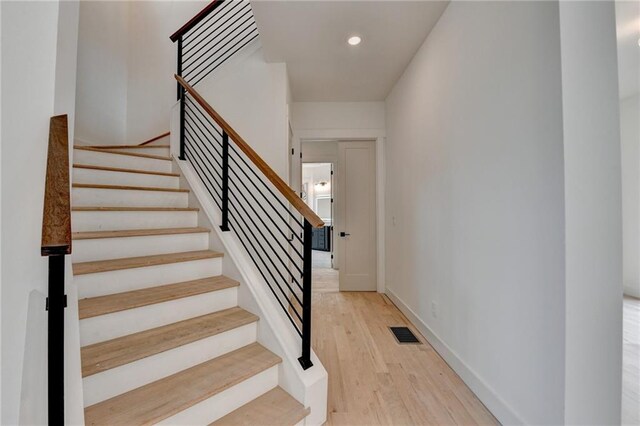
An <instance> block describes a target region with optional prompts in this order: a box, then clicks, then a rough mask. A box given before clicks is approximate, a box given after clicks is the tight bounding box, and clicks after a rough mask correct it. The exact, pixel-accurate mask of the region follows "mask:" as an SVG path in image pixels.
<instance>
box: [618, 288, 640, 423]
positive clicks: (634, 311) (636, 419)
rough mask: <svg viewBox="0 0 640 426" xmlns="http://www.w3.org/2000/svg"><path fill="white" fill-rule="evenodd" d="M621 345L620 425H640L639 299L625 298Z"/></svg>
mask: <svg viewBox="0 0 640 426" xmlns="http://www.w3.org/2000/svg"><path fill="white" fill-rule="evenodd" d="M623 318H624V325H623V339H622V340H623V343H622V424H624V425H639V424H640V299H635V298H633V297H628V296H625V298H624V314H623Z"/></svg>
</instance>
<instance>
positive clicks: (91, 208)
mask: <svg viewBox="0 0 640 426" xmlns="http://www.w3.org/2000/svg"><path fill="white" fill-rule="evenodd" d="M199 210H200V209H199V208H197V207H103V206H85V207H72V208H71V211H75V212H197V211H199Z"/></svg>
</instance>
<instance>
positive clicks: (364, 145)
mask: <svg viewBox="0 0 640 426" xmlns="http://www.w3.org/2000/svg"><path fill="white" fill-rule="evenodd" d="M338 185H339V189H338V197H339V198H338V205H337V207H338V210H339V216H338V222H337V229H336V232H335V233H334V235H335V237H336V238H338V239H340V252H339V256H340V259H339V260H340V261H339V265H340V290H341V291H376V288H377V282H376V151H375V142H340V143H339V144H338Z"/></svg>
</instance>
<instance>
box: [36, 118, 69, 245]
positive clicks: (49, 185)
mask: <svg viewBox="0 0 640 426" xmlns="http://www.w3.org/2000/svg"><path fill="white" fill-rule="evenodd" d="M70 198H71V197H70V189H69V133H68V128H67V115H66V114H64V115H57V116H55V117H51V120H50V122H49V148H48V153H47V174H46V181H45V187H44V208H43V213H42V243H41V246H40V252H41V254H42V256H53V255H64V254H71V200H70Z"/></svg>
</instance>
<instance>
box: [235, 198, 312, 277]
mask: <svg viewBox="0 0 640 426" xmlns="http://www.w3.org/2000/svg"><path fill="white" fill-rule="evenodd" d="M236 188H237V187H236ZM238 192H239V191H234V192H233V194H232V195H233V198H234V199H235V200H236V202H237V203H238V205H239V206H240V207H241V208H242V210H243V212H244V213H245V214H248V212H247V210H246V209H245V208H244V206H245V205H248V206H249V208H250V209H251V211H252V212H253V214H254V215H255V216H257V217H258V219H259V220H260V223H261V224H262V226H263V227H264V228H266V229H267V231H268V232H269V235H271V237H272V238H273V239H274V240H276V242H278V237H277V236H275V235H274V234H273V232H272V231H271V228H270V227H269V226H268V225H267V224H266V223H265V222H264V220H263V219H262V216H261V215H260V214H259V213H258V212H257V211H256V210H255V208H254V207H253V206H252V205H251V203H250V202H249V201H248V200H247V199H246V198H245V197H244V195H242V194H240V195H241V197H242V200H240V199H239V197H238V195H237V193H238ZM242 201H244V203H242ZM252 223H253V224H254V225H256V227H257V224H256V223H255V222H253V221H252ZM276 229H278V231H280V229H279V228H277V226H276ZM280 235H281V237H282V238H284V240H285V241H287V242H289V240H288V239H287V236H286V235H285V234H284V233H282V231H280ZM265 240H266V238H265ZM267 241H268V240H267ZM278 246H279V247H280V248H281V249H282V251H283V252H284V253H285V254H286V256H287V258H288V259H289V260H290V261H291V262H293V263H294V266H295V267H296V269H297V270H298V272H300V276H302V269H300V267H299V266H298V265H297V264H295V260H294V259H293V258H292V257H291V255H290V254H289V251H288V250H287V248H286V247H285V246H283V245H282V244H281V243H280V242H278ZM292 248H293V247H292ZM294 250H295V248H294ZM273 252H274V254H276V252H275V250H273ZM296 254H298V256H299V257H300V260H302V259H303V258H302V254H300V253H298V251H297V250H296ZM276 255H277V254H276ZM281 262H282V260H281ZM283 266H284V267H285V268H287V265H286V263H283ZM289 273H290V274H291V277H292V278H293V277H294V275H293V274H292V273H291V272H289ZM294 280H295V278H294ZM295 282H296V284H297V285H298V286H300V283H299V282H298V280H295Z"/></svg>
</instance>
